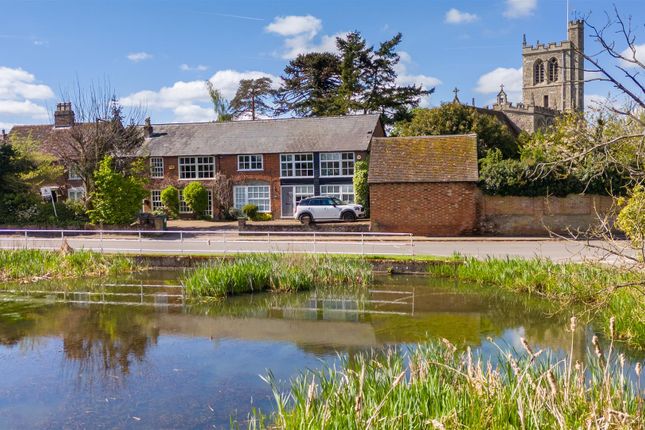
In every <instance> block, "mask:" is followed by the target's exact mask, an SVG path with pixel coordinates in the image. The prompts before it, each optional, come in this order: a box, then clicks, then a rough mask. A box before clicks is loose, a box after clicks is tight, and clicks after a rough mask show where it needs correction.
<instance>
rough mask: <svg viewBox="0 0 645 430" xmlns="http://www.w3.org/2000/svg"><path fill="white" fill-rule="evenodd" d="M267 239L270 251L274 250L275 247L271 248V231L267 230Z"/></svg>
mask: <svg viewBox="0 0 645 430" xmlns="http://www.w3.org/2000/svg"><path fill="white" fill-rule="evenodd" d="M267 240H268V241H269V252H273V249H271V232H270V231H267Z"/></svg>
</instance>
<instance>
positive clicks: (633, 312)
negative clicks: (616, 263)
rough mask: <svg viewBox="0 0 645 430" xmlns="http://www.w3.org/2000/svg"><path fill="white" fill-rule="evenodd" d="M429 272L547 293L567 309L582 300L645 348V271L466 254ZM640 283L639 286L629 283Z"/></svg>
mask: <svg viewBox="0 0 645 430" xmlns="http://www.w3.org/2000/svg"><path fill="white" fill-rule="evenodd" d="M428 271H429V273H431V274H433V275H437V276H444V277H456V278H458V279H460V280H464V281H469V282H474V283H477V284H479V285H482V286H485V287H491V286H496V287H499V288H503V289H505V290H508V291H517V292H524V293H529V294H534V295H539V296H541V297H545V298H547V299H550V300H552V301H555V302H557V303H560V305H561V306H562V307H563V308H565V309H568V308H569V307H570V306H572V305H578V304H580V305H583V306H584V308H585V309H587V310H588V311H589V313H590V314H592V315H595V316H597V317H599V319H600V321H601V322H603V323H604V324H603V327H608V320H609V318H610V316H615V317H616V328H617V336H618V338H620V339H622V340H625V341H627V342H628V343H629V344H630V345H631V346H635V347H639V348H645V294H644V292H643V291H644V290H643V287H642V286H643V285H645V274H644V273H638V272H633V271H626V270H621V269H620V268H617V267H609V266H604V265H600V264H591V263H585V264H579V263H554V262H552V261H550V260H544V259H533V260H523V259H493V258H491V259H486V260H477V259H474V258H469V259H466V260H465V261H464V262H463V264H460V265H435V266H429V268H428ZM634 284H640V287H638V286H636V287H633V286H632V287H630V285H634Z"/></svg>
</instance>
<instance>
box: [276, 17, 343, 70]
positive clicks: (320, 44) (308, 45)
mask: <svg viewBox="0 0 645 430" xmlns="http://www.w3.org/2000/svg"><path fill="white" fill-rule="evenodd" d="M321 29H322V21H321V20H320V19H318V18H316V17H314V16H311V15H306V16H285V17H282V16H278V17H276V18H275V19H274V20H273V22H272V23H271V24H269V25H267V26H266V27H265V30H266V31H268V32H270V33H275V34H278V35H280V36H283V37H285V39H284V51H283V52H282V53H281V54H280V56H281V57H282V58H284V59H287V60H290V59H292V58H295V57H297V56H298V55H300V54H306V53H308V52H337V49H336V38H337V37H342V36H345V35H346V34H347V32H339V33H336V34H332V35H326V34H324V35H322V36H321V37H320V38H319V39H318V40H316V38H317V36H318V33H320V30H321Z"/></svg>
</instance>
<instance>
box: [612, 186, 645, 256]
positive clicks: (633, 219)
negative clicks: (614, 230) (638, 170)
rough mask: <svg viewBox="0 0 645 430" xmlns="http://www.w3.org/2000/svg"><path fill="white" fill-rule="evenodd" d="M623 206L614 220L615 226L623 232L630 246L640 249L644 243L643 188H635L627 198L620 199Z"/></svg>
mask: <svg viewBox="0 0 645 430" xmlns="http://www.w3.org/2000/svg"><path fill="white" fill-rule="evenodd" d="M618 204H620V205H621V206H623V208H622V209H621V210H620V213H619V214H618V218H617V219H616V226H617V227H618V228H619V229H621V230H622V231H624V232H625V234H626V235H627V237H628V238H629V240H630V241H631V242H632V245H634V246H635V247H639V248H640V247H642V246H643V243H645V187H643V186H642V185H638V186H636V187H635V188H634V189H633V190H632V193H631V196H630V197H629V198H622V199H620V200H619V201H618Z"/></svg>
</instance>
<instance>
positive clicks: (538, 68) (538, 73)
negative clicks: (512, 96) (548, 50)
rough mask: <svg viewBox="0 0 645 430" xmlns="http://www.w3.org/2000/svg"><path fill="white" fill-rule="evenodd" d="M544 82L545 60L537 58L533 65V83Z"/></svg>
mask: <svg viewBox="0 0 645 430" xmlns="http://www.w3.org/2000/svg"><path fill="white" fill-rule="evenodd" d="M542 82H544V62H543V61H542V60H537V61H536V62H535V65H534V66H533V83H534V84H541V83H542Z"/></svg>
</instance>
